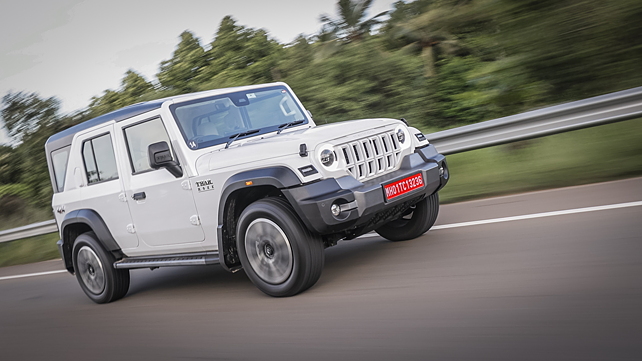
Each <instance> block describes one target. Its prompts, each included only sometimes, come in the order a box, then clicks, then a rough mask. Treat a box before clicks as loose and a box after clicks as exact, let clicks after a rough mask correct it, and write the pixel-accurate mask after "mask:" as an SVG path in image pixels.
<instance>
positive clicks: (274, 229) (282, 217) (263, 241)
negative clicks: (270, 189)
mask: <svg viewBox="0 0 642 361" xmlns="http://www.w3.org/2000/svg"><path fill="white" fill-rule="evenodd" d="M236 242H237V247H238V250H239V257H240V259H241V265H242V266H243V269H244V270H245V273H246V274H247V276H248V278H249V279H250V280H251V281H252V283H254V285H256V286H257V287H258V288H259V289H260V290H261V291H263V292H264V293H266V294H268V295H270V296H275V297H284V296H294V295H296V294H297V293H300V292H303V291H305V290H306V289H308V288H310V287H312V285H314V284H315V283H316V282H317V280H318V279H319V277H321V271H322V270H323V263H324V251H323V248H324V247H323V242H322V241H321V239H319V237H317V236H314V235H312V234H311V233H310V231H308V229H307V228H306V227H305V226H304V225H303V223H302V222H301V220H300V219H299V217H298V216H297V215H296V214H295V213H294V210H293V209H292V207H291V206H290V205H289V204H288V203H287V202H286V201H285V200H283V199H280V198H275V197H272V198H265V199H261V200H259V201H256V202H254V203H252V204H250V205H249V206H248V207H247V208H246V209H245V210H244V211H243V213H241V216H240V217H239V223H238V228H237V235H236Z"/></svg>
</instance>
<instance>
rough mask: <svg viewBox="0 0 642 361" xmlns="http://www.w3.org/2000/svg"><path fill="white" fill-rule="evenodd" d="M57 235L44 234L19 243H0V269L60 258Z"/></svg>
mask: <svg viewBox="0 0 642 361" xmlns="http://www.w3.org/2000/svg"><path fill="white" fill-rule="evenodd" d="M58 239H59V237H58V233H50V234H44V235H42V236H36V237H30V238H25V239H21V240H19V241H12V242H6V243H0V267H6V266H14V265H19V264H25V263H33V262H41V261H47V260H51V259H57V258H60V253H58V246H57V245H56V241H58Z"/></svg>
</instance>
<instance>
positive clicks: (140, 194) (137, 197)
mask: <svg viewBox="0 0 642 361" xmlns="http://www.w3.org/2000/svg"><path fill="white" fill-rule="evenodd" d="M132 198H134V200H135V201H140V200H143V199H145V198H147V195H145V192H138V193H134V194H132Z"/></svg>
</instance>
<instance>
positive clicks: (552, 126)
mask: <svg viewBox="0 0 642 361" xmlns="http://www.w3.org/2000/svg"><path fill="white" fill-rule="evenodd" d="M640 116H642V87H639V88H633V89H629V90H624V91H621V92H617V93H611V94H606V95H601V96H597V97H594V98H588V99H584V100H579V101H575V102H571V103H566V104H560V105H555V106H552V107H548V108H543V109H538V110H533V111H529V112H526V113H521V114H517V115H511V116H508V117H504V118H499V119H493V120H489V121H486V122H481V123H477V124H471V125H465V126H462V127H458V128H453V129H449V130H444V131H441V132H436V133H432V134H428V135H426V138H428V140H429V141H430V142H431V143H432V144H434V145H435V147H436V148H437V150H438V151H439V152H440V153H442V154H454V153H461V152H466V151H469V150H474V149H480V148H485V147H490V146H493V145H498V144H504V143H511V142H515V141H518V140H525V139H531V138H537V137H543V136H545V135H551V134H557V133H563V132H567V131H570V130H576V129H582V128H588V127H592V126H596V125H601V124H608V123H614V122H619V121H622V120H627V119H632V118H636V117H640Z"/></svg>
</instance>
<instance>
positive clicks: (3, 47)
mask: <svg viewBox="0 0 642 361" xmlns="http://www.w3.org/2000/svg"><path fill="white" fill-rule="evenodd" d="M336 2H337V0H225V1H222V0H209V1H207V0H183V1H158V0H108V1H105V0H0V4H1V6H2V7H1V8H2V11H1V12H0V96H4V95H5V94H7V92H8V91H14V92H17V91H26V92H37V93H38V94H40V96H41V97H43V98H46V97H51V96H55V97H57V98H58V99H60V100H61V101H62V104H61V110H62V112H63V113H70V112H73V111H75V110H79V109H82V108H84V107H86V106H87V105H88V104H89V101H90V99H91V97H93V96H100V95H101V94H102V93H103V91H105V90H107V89H117V88H118V87H119V86H120V81H121V79H122V77H123V75H124V74H125V72H126V71H127V70H128V69H132V70H134V71H137V72H139V73H141V74H142V75H143V76H145V77H146V78H147V80H151V79H153V78H154V75H155V74H156V73H157V72H158V67H159V63H160V62H161V61H162V60H165V59H169V58H170V57H171V56H172V53H173V51H174V48H175V47H176V45H177V44H178V40H179V39H178V37H179V35H180V33H181V32H183V31H184V30H190V31H191V32H193V33H194V34H195V35H196V36H197V37H199V38H200V40H201V44H203V45H205V44H208V43H210V42H211V41H212V39H213V37H214V34H215V33H216V30H217V29H218V25H219V24H220V22H221V19H223V17H224V16H226V15H232V17H233V18H234V19H236V21H237V24H240V25H244V26H247V27H251V28H255V29H258V28H263V29H265V30H266V31H268V32H269V33H270V35H271V36H272V37H273V38H275V39H276V40H278V41H279V42H281V43H288V42H291V41H293V40H294V39H295V38H296V37H297V36H298V35H299V34H305V35H312V34H315V33H316V32H318V30H319V29H320V28H321V23H320V22H319V16H320V15H321V14H328V15H330V16H331V17H333V18H334V17H336V16H337V11H336ZM393 2H394V1H393V0H375V1H374V2H373V5H372V7H371V9H370V12H369V15H370V16H373V15H375V14H378V13H379V12H381V11H385V10H389V9H391V8H392V4H393ZM7 141H8V137H7V134H6V131H5V130H4V129H0V144H2V143H7Z"/></svg>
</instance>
